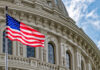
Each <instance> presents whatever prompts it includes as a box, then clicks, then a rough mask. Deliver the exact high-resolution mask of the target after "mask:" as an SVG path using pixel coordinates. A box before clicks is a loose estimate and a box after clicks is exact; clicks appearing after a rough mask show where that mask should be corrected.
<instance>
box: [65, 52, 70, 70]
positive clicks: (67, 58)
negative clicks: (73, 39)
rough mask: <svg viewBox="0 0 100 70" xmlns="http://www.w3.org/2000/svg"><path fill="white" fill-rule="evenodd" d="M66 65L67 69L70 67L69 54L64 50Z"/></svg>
mask: <svg viewBox="0 0 100 70" xmlns="http://www.w3.org/2000/svg"><path fill="white" fill-rule="evenodd" d="M66 66H67V68H68V69H71V56H70V54H69V52H66Z"/></svg>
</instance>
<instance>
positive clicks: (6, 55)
mask: <svg viewBox="0 0 100 70" xmlns="http://www.w3.org/2000/svg"><path fill="white" fill-rule="evenodd" d="M7 13H8V7H7V6H6V9H5V17H6V14H7ZM6 23H7V20H6ZM5 70H8V39H7V38H5Z"/></svg>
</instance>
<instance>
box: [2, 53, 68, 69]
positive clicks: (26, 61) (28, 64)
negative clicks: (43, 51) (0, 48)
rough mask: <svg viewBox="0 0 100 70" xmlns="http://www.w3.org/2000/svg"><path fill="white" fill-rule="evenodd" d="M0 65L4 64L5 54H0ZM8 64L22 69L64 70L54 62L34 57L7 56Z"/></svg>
mask: <svg viewBox="0 0 100 70" xmlns="http://www.w3.org/2000/svg"><path fill="white" fill-rule="evenodd" d="M0 66H3V67H4V66H5V54H0ZM8 66H9V67H17V68H24V69H33V68H34V69H35V68H36V69H37V68H38V69H40V70H41V69H42V70H44V69H45V70H59V69H63V70H66V69H65V68H64V67H62V68H61V66H60V67H59V66H58V65H56V64H51V63H46V62H42V61H40V60H38V59H36V58H24V57H20V56H13V55H9V56H8Z"/></svg>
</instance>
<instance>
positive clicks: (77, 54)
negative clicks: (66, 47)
mask: <svg viewBox="0 0 100 70" xmlns="http://www.w3.org/2000/svg"><path fill="white" fill-rule="evenodd" d="M75 67H76V70H81V52H80V50H79V49H78V48H76V49H75Z"/></svg>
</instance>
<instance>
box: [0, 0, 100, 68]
mask: <svg viewBox="0 0 100 70" xmlns="http://www.w3.org/2000/svg"><path fill="white" fill-rule="evenodd" d="M48 1H49V2H48ZM48 3H49V4H48ZM6 5H7V6H8V7H9V10H8V13H9V14H10V15H11V16H13V17H14V18H16V19H17V20H19V21H21V22H24V23H25V24H27V25H29V26H31V27H33V28H34V29H36V30H38V31H40V32H41V33H43V34H44V35H45V36H46V41H45V47H44V48H41V47H37V48H35V55H36V57H35V58H27V54H26V52H27V50H26V46H25V45H23V44H21V43H20V42H16V41H13V49H12V50H13V54H12V55H9V56H8V66H9V70H100V51H99V50H98V49H97V47H96V45H95V44H94V43H93V42H92V41H91V39H90V38H89V37H88V36H87V35H86V34H85V33H84V32H83V31H82V29H80V28H78V27H77V26H76V25H75V22H74V21H73V20H72V19H71V18H70V17H69V16H68V13H67V11H66V10H65V7H64V5H63V3H62V1H61V0H57V3H55V1H54V0H0V70H5V67H4V66H5V54H4V53H3V50H2V49H3V45H2V43H3V40H2V39H3V31H4V30H5V24H6V23H5V6H6ZM49 42H52V43H53V44H54V50H55V52H54V53H55V64H51V63H48V43H49ZM67 51H68V52H69V53H70V57H71V58H70V61H71V63H70V64H71V68H70V69H69V68H67V67H66V52H67ZM82 68H83V69H82Z"/></svg>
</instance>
